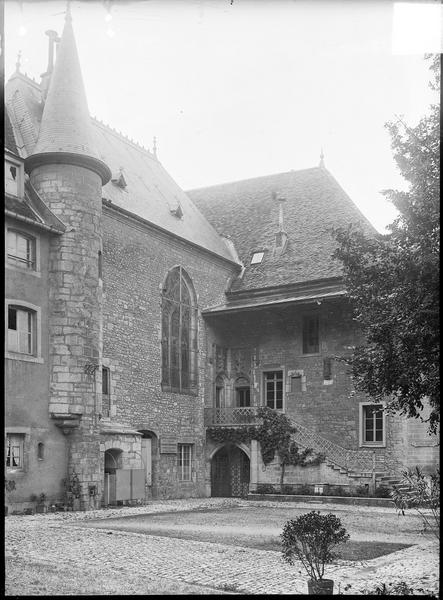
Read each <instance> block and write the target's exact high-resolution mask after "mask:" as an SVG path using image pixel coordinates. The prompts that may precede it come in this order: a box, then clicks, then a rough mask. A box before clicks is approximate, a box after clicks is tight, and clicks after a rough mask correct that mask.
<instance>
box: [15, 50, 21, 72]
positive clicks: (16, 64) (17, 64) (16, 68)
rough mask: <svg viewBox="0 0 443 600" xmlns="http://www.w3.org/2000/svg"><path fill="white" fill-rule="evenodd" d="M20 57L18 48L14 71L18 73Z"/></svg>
mask: <svg viewBox="0 0 443 600" xmlns="http://www.w3.org/2000/svg"><path fill="white" fill-rule="evenodd" d="M21 59H22V51H21V50H19V51H18V53H17V62H16V63H15V72H16V73H20V66H21Z"/></svg>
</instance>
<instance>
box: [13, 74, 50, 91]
mask: <svg viewBox="0 0 443 600" xmlns="http://www.w3.org/2000/svg"><path fill="white" fill-rule="evenodd" d="M13 79H23V80H25V81H26V83H29V84H31V85H33V86H34V87H35V88H36V89H37V90H38V91H39V92H41V91H42V88H41V86H40V84H39V83H38V82H37V81H36V80H35V79H34V77H30V76H29V75H28V73H22V72H21V71H18V72H17V71H15V73H13V74H12V75H11V77H10V78H9V79H8V81H7V83H9V82H10V81H12V80H13Z"/></svg>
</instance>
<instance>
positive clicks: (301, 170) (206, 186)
mask: <svg viewBox="0 0 443 600" xmlns="http://www.w3.org/2000/svg"><path fill="white" fill-rule="evenodd" d="M325 170H326V169H324V168H322V167H307V168H306V169H291V170H290V171H283V172H281V173H270V174H269V175H259V176H258V177H247V178H246V179H236V180H234V181H226V182H225V183H215V184H213V185H202V186H200V187H197V188H191V189H188V190H186V193H187V194H189V193H190V192H197V191H199V190H206V189H209V188H216V187H222V186H225V185H232V184H234V183H245V182H247V181H257V180H259V179H269V178H270V177H280V176H281V175H289V174H290V173H302V172H303V171H325Z"/></svg>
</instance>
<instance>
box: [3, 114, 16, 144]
mask: <svg viewBox="0 0 443 600" xmlns="http://www.w3.org/2000/svg"><path fill="white" fill-rule="evenodd" d="M5 149H6V150H9V151H10V152H12V153H13V154H16V155H18V148H17V144H16V143H15V137H14V130H13V129H12V125H11V119H10V118H9V115H8V113H7V111H5Z"/></svg>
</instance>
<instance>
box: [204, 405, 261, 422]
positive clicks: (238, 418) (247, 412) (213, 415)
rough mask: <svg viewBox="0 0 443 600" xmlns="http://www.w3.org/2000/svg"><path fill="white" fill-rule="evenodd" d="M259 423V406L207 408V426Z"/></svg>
mask: <svg viewBox="0 0 443 600" xmlns="http://www.w3.org/2000/svg"><path fill="white" fill-rule="evenodd" d="M255 423H258V417H257V407H256V406H245V407H227V408H205V426H206V427H217V426H224V425H226V426H230V427H232V426H233V425H234V426H235V425H254V424H255Z"/></svg>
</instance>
